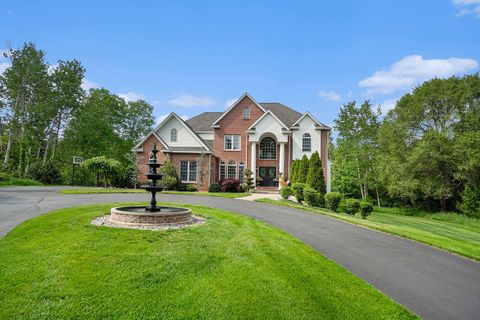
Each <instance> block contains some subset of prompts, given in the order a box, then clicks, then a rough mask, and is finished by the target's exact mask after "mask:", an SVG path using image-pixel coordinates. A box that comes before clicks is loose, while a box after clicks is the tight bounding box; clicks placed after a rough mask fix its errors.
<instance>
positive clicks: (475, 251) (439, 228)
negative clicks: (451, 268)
mask: <svg viewBox="0 0 480 320" xmlns="http://www.w3.org/2000/svg"><path fill="white" fill-rule="evenodd" d="M257 201H258V202H264V203H271V204H277V205H283V206H288V207H293V208H298V209H302V210H307V211H311V212H315V213H321V214H325V215H329V216H331V217H334V218H337V219H341V220H345V221H348V222H351V223H355V224H358V225H362V226H365V227H368V228H372V229H376V230H380V231H385V232H388V233H392V234H395V235H399V236H402V237H405V238H408V239H412V240H416V241H419V242H423V243H426V244H429V245H432V246H435V247H438V248H441V249H444V250H447V251H450V252H454V253H457V254H460V255H463V256H466V257H469V258H472V259H476V260H480V220H478V219H474V218H469V217H465V216H461V215H458V214H454V213H437V214H424V213H421V212H420V213H419V215H420V216H408V215H405V214H404V213H405V211H404V210H400V209H396V208H378V207H375V209H374V211H373V212H372V214H371V215H370V216H369V217H368V219H367V220H365V219H361V218H360V217H359V216H349V215H347V214H344V213H335V212H331V211H328V210H326V209H320V208H312V207H308V206H304V205H300V204H298V203H295V202H292V201H288V200H280V201H275V200H271V199H259V200H257Z"/></svg>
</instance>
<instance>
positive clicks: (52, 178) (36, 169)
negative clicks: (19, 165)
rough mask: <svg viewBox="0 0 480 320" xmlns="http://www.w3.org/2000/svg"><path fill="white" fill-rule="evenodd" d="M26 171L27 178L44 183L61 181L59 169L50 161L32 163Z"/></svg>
mask: <svg viewBox="0 0 480 320" xmlns="http://www.w3.org/2000/svg"><path fill="white" fill-rule="evenodd" d="M28 172H29V173H28V178H30V179H34V180H37V181H40V182H42V183H45V184H59V183H60V181H61V174H60V170H59V169H58V167H57V166H56V165H55V164H54V163H53V162H51V161H49V162H47V163H45V164H42V163H41V162H35V163H32V164H31V165H30V168H29V170H28Z"/></svg>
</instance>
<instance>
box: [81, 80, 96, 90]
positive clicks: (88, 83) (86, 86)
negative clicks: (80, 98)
mask: <svg viewBox="0 0 480 320" xmlns="http://www.w3.org/2000/svg"><path fill="white" fill-rule="evenodd" d="M96 88H100V86H99V85H98V83H95V82H93V81H89V80H87V79H83V81H82V89H83V90H85V91H87V92H88V90H90V89H96Z"/></svg>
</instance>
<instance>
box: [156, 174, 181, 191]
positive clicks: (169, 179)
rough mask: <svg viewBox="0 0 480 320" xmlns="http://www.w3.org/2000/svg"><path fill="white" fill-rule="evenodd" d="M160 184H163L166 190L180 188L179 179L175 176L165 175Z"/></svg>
mask: <svg viewBox="0 0 480 320" xmlns="http://www.w3.org/2000/svg"><path fill="white" fill-rule="evenodd" d="M160 186H162V187H163V189H164V190H175V189H176V188H177V189H178V179H177V177H174V176H164V177H163V178H162V180H161V181H160Z"/></svg>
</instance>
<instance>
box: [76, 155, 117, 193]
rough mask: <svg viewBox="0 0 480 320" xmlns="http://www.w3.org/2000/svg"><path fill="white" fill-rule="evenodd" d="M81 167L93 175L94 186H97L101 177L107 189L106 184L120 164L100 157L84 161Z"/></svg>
mask: <svg viewBox="0 0 480 320" xmlns="http://www.w3.org/2000/svg"><path fill="white" fill-rule="evenodd" d="M82 167H83V168H85V169H87V170H88V171H92V172H94V173H95V176H96V179H95V186H98V185H99V183H100V177H101V176H103V181H104V186H105V187H107V183H108V181H109V180H110V178H111V177H112V175H113V174H114V173H115V172H117V170H118V169H119V168H120V162H118V161H117V160H115V159H109V158H107V157H105V156H100V157H93V158H90V159H87V160H85V161H84V162H83V163H82Z"/></svg>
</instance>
